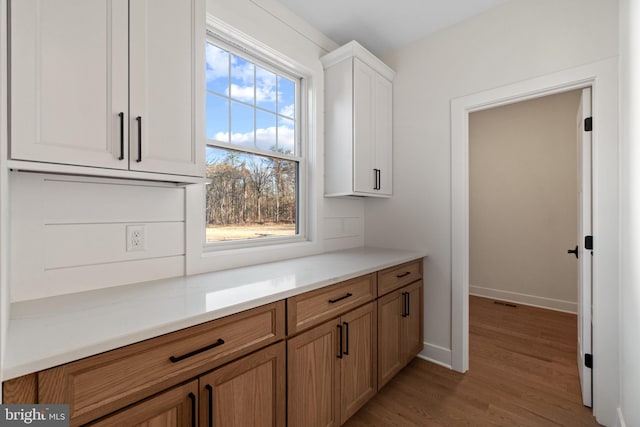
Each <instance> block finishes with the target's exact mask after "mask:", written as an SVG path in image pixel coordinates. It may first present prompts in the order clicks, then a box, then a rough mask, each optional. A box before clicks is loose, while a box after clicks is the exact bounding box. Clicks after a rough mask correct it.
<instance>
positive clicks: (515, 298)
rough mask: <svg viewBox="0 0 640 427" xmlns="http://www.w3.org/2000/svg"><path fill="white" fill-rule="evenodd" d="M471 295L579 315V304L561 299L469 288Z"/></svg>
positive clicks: (477, 287) (476, 287)
mask: <svg viewBox="0 0 640 427" xmlns="http://www.w3.org/2000/svg"><path fill="white" fill-rule="evenodd" d="M469 295H476V296H479V297H485V298H495V299H499V300H501V301H508V302H516V303H518V304H524V305H531V306H534V307H541V308H546V309H549V310H555V311H563V312H565V313H572V314H576V313H578V303H577V302H571V301H563V300H559V299H552V298H544V297H537V296H535V295H527V294H520V293H517V292H508V291H501V290H498V289H489V288H482V287H480V286H469Z"/></svg>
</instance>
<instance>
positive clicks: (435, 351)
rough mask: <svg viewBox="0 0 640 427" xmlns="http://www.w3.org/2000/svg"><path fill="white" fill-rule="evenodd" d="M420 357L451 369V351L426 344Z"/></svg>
mask: <svg viewBox="0 0 640 427" xmlns="http://www.w3.org/2000/svg"><path fill="white" fill-rule="evenodd" d="M418 357H419V358H421V359H424V360H426V361H428V362H433V363H435V364H436V365H440V366H444V367H445V368H449V369H451V349H448V348H444V347H440V346H438V345H435V344H429V343H427V342H425V343H424V346H423V348H422V351H421V352H420V353H419V354H418Z"/></svg>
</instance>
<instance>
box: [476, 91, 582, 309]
mask: <svg viewBox="0 0 640 427" xmlns="http://www.w3.org/2000/svg"><path fill="white" fill-rule="evenodd" d="M581 93H582V91H581V90H574V91H570V92H564V93H560V94H555V95H549V96H545V97H541V98H536V99H532V100H528V101H522V102H518V103H515V104H509V105H505V106H501V107H495V108H490V109H485V110H482V111H476V112H473V113H471V114H469V293H471V294H474V295H480V296H485V297H488V298H500V299H503V300H508V301H514V302H519V303H522V304H532V305H537V306H541V307H546V308H550V309H554V310H563V311H570V312H573V313H575V312H577V301H578V296H577V295H578V292H577V289H578V287H577V283H578V263H577V260H576V259H575V257H574V256H573V255H568V254H567V249H572V248H573V247H574V246H575V245H576V244H577V243H578V241H579V238H578V179H577V167H578V165H577V133H576V130H577V122H576V120H577V118H576V115H577V112H578V105H579V102H580V99H581Z"/></svg>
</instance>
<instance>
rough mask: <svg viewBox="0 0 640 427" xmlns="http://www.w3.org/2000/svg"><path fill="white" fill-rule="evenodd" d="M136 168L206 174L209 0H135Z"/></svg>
mask: <svg viewBox="0 0 640 427" xmlns="http://www.w3.org/2000/svg"><path fill="white" fill-rule="evenodd" d="M130 13H131V16H130V49H131V50H130V73H131V89H130V90H131V114H130V116H129V126H130V131H131V134H130V140H131V144H130V162H129V167H130V168H131V169H132V170H141V171H147V172H158V173H168V174H177V175H193V176H203V175H204V151H205V146H204V117H201V116H204V99H205V89H204V85H205V83H204V72H205V64H204V53H205V40H204V37H205V32H204V19H205V11H204V2H203V1H200V0H131V2H130Z"/></svg>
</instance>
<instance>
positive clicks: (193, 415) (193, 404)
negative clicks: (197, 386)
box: [189, 393, 198, 427]
mask: <svg viewBox="0 0 640 427" xmlns="http://www.w3.org/2000/svg"><path fill="white" fill-rule="evenodd" d="M189 399H190V400H191V427H196V418H197V416H198V414H196V395H195V394H193V393H189Z"/></svg>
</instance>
